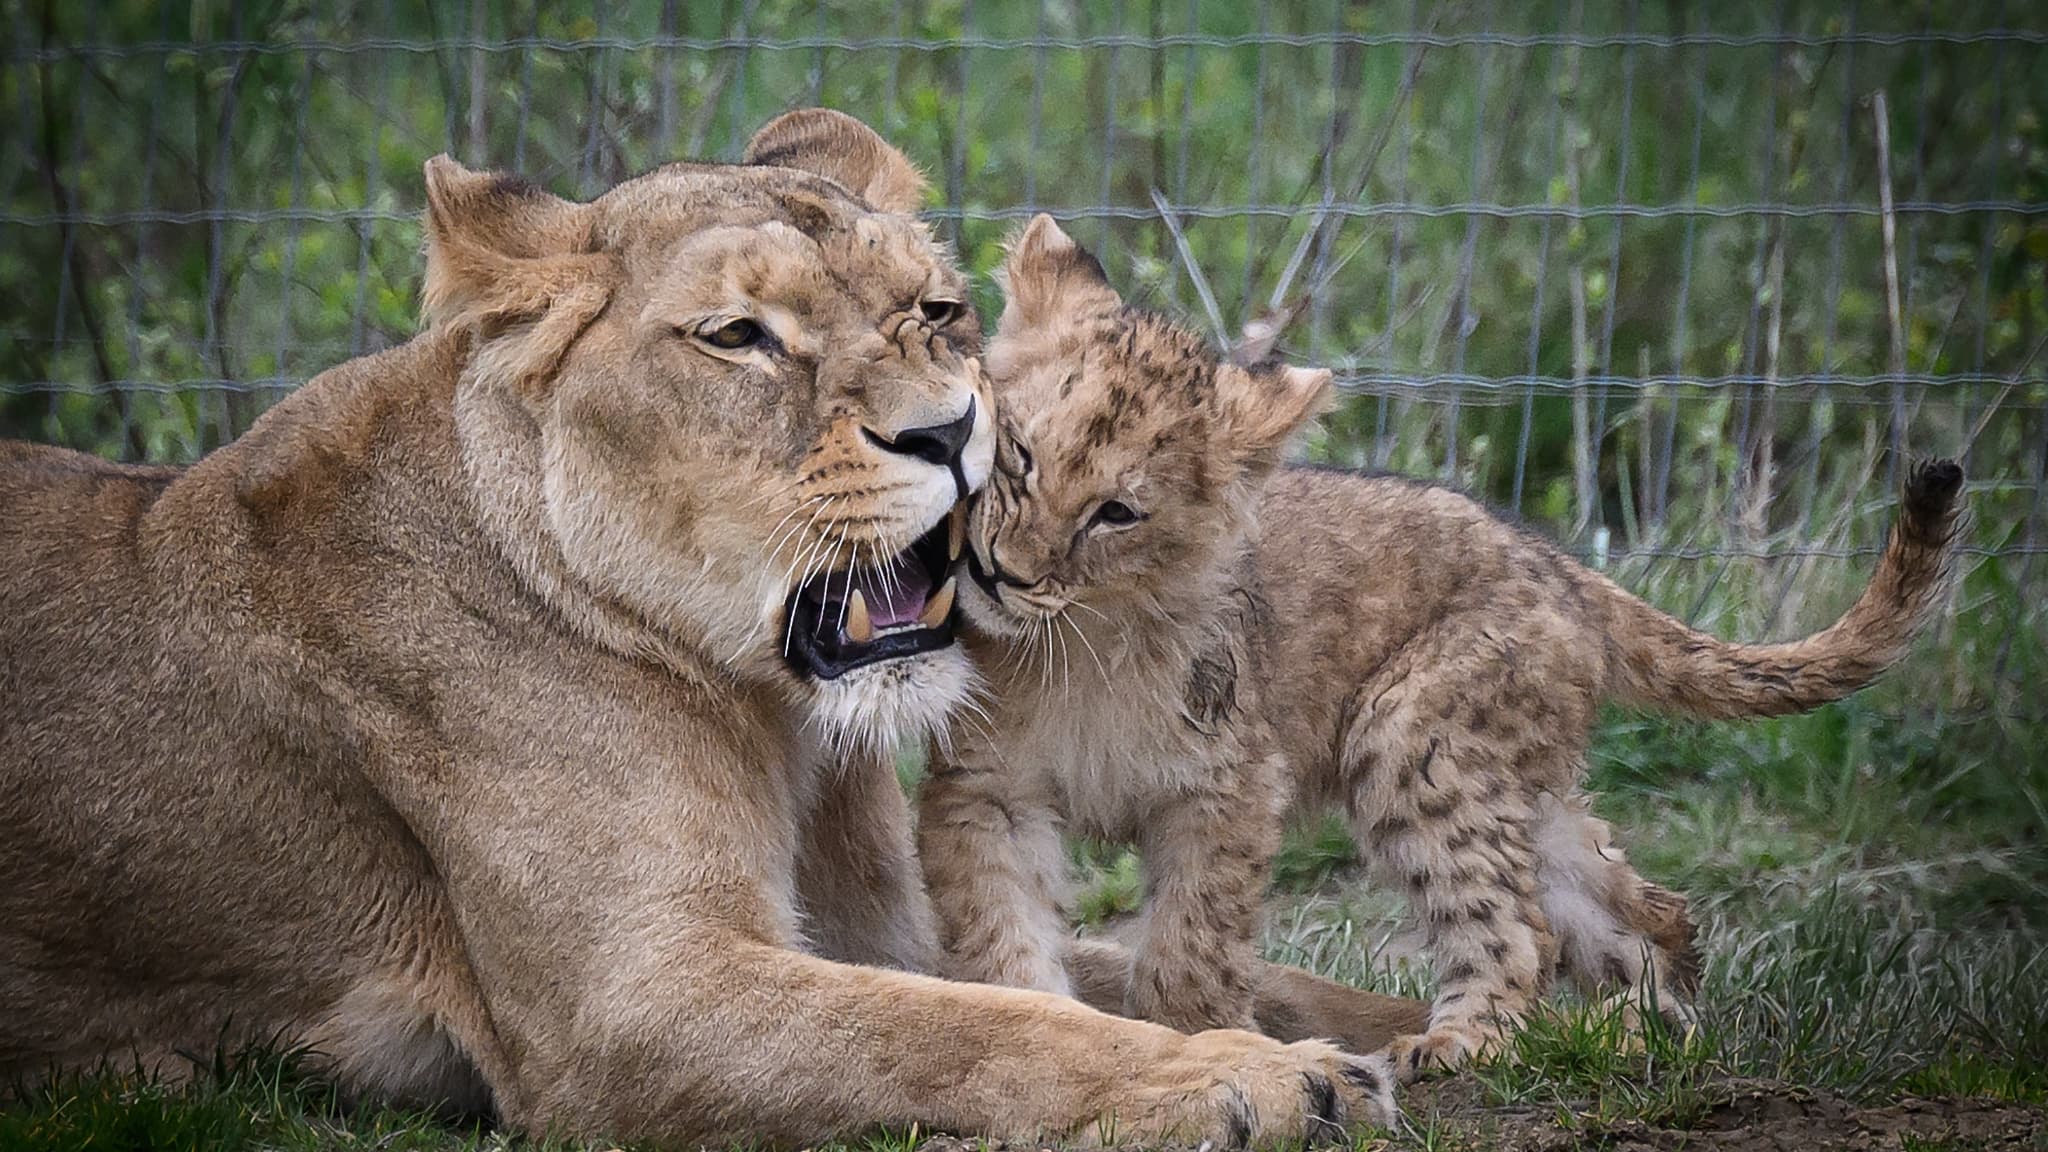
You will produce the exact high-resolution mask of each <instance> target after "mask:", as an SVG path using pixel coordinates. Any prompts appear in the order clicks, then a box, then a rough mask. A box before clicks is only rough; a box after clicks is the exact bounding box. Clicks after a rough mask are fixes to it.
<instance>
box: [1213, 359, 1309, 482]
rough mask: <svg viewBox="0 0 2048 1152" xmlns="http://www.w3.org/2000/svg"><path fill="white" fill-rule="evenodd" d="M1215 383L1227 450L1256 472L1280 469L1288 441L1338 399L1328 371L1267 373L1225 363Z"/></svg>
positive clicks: (1283, 367) (1286, 368)
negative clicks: (1281, 455)
mask: <svg viewBox="0 0 2048 1152" xmlns="http://www.w3.org/2000/svg"><path fill="white" fill-rule="evenodd" d="M1216 382H1217V390H1218V393H1219V400H1220V401H1221V406H1222V410H1223V425H1222V430H1221V434H1222V435H1223V436H1224V437H1225V438H1227V440H1228V443H1227V444H1226V445H1224V447H1225V448H1226V449H1227V450H1228V451H1229V452H1230V453H1231V455H1232V456H1234V457H1235V458H1236V459H1237V460H1239V461H1240V462H1241V463H1242V464H1243V465H1244V466H1245V468H1246V469H1247V470H1249V471H1252V472H1255V473H1259V472H1264V471H1268V470H1270V469H1272V468H1273V467H1275V466H1276V465H1278V464H1279V463H1280V454H1281V453H1282V452H1283V451H1284V450H1285V449H1286V447H1287V442H1288V441H1290V440H1292V439H1293V438H1294V436H1295V434H1296V433H1298V432H1300V431H1301V430H1302V429H1303V428H1306V427H1307V426H1308V425H1309V423H1310V422H1311V421H1313V420H1314V419H1315V418H1316V417H1317V416H1320V415H1322V413H1323V412H1324V411H1325V410H1326V409H1327V408H1328V407H1329V406H1330V403H1331V400H1332V399H1333V398H1334V395H1335V384H1334V378H1333V377H1332V376H1331V375H1330V371H1329V369H1327V368H1297V367H1295V366H1294V365H1292V364H1279V365H1275V366H1274V367H1271V368H1264V369H1244V368H1239V367H1237V366H1235V365H1225V366H1224V367H1222V368H1220V369H1219V370H1218V374H1217V381H1216Z"/></svg>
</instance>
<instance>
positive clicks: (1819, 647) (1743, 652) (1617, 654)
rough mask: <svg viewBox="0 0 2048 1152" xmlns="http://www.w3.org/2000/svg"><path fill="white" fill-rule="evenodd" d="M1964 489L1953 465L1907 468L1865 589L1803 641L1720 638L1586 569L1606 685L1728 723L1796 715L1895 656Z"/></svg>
mask: <svg viewBox="0 0 2048 1152" xmlns="http://www.w3.org/2000/svg"><path fill="white" fill-rule="evenodd" d="M1962 488H1963V470H1962V468H1961V467H1960V466H1958V465H1957V464H1956V462H1955V461H1953V460H1928V461H1923V462H1922V463H1920V464H1918V465H1916V466H1915V467H1914V468H1913V470H1912V473H1911V475H1910V476H1909V477H1908V478H1907V480H1906V490H1905V495H1904V499H1903V500H1902V501H1901V502H1900V510H1899V519H1898V521H1897V523H1895V524H1893V525H1892V531H1891V536H1890V539H1889V540H1888V541H1887V542H1886V544H1885V549H1884V555H1883V557H1882V558H1881V559H1880V560H1879V561H1878V565H1877V571H1876V572H1875V573H1873V574H1872V575H1871V577H1870V583H1869V584H1868V585H1866V586H1865V587H1864V589H1863V594H1862V595H1861V596H1859V597H1857V599H1856V603H1855V604H1853V605H1851V606H1850V608H1849V611H1848V612H1846V613H1845V614H1843V616H1842V618H1841V619H1839V620H1837V621H1835V622H1834V624H1832V625H1830V626H1829V627H1828V628H1827V629H1825V630H1824V631H1821V632H1816V633H1814V634H1813V635H1811V636H1808V637H1806V638H1804V639H1801V640H1791V641H1787V642H1785V643H1782V644H1733V643H1729V642H1728V641H1725V640H1719V639H1716V638H1715V637H1712V636H1709V635H1707V634H1706V633H1704V632H1698V631H1695V630H1694V629H1691V628H1688V627H1686V626H1685V625H1684V624H1682V623H1680V622H1678V621H1677V620H1674V619H1672V618H1671V617H1669V616H1666V615H1665V614H1664V613H1662V612H1659V611H1657V610H1656V609H1655V608H1652V607H1650V606H1649V605H1648V604H1645V603H1643V602H1642V601H1641V600H1638V599H1636V598H1635V597H1634V596H1631V595H1629V594H1628V593H1627V592H1625V591H1623V590H1622V589H1621V588H1620V587H1618V586H1617V585H1615V584H1614V583H1613V582H1611V581H1609V580H1607V579H1605V578H1604V577H1598V576H1596V577H1594V580H1595V582H1596V584H1597V585H1598V586H1599V587H1600V588H1601V590H1602V591H1603V592H1604V593H1605V594H1606V595H1605V599H1606V600H1607V602H1608V611H1609V619H1608V634H1609V640H1610V643H1611V645H1612V648H1611V651H1612V652H1613V653H1614V656H1613V667H1612V672H1611V674H1610V675H1611V680H1610V686H1611V689H1612V691H1613V692H1614V694H1615V695H1616V697H1617V698H1619V699H1621V700H1623V701H1626V702H1628V703H1632V704H1639V705H1644V706H1648V707H1652V708H1661V709H1668V710H1671V711H1676V712H1684V713H1689V714H1692V715H1695V716H1703V717H1709V718H1716V719H1727V718H1733V717H1738V716H1783V715H1786V714H1788V713H1793V712H1803V711H1805V710H1807V709H1809V708H1815V707H1818V706H1819V705H1822V704H1825V703H1827V702H1828V701H1830V700H1840V699H1841V698H1842V697H1844V696H1847V695H1849V694H1850V693H1852V692H1854V691H1856V690H1857V689H1859V688H1861V687H1863V686H1864V685H1866V684H1868V683H1870V682H1871V681H1872V680H1875V679H1876V678H1877V676H1878V674H1879V673H1881V672H1883V671H1884V670H1885V669H1886V668H1888V667H1890V666H1891V665H1892V663H1893V662H1894V661H1896V660H1897V659H1898V658H1899V657H1900V656H1901V655H1903V654H1904V653H1905V650H1906V646H1907V644H1908V643H1910V642H1911V640H1912V639H1913V634H1914V633H1915V632H1916V631H1917V630H1918V629H1919V626H1920V624H1921V622H1922V620H1924V619H1925V618H1926V617H1927V615H1928V614H1929V612H1930V611H1931V610H1932V609H1933V607H1934V605H1935V604H1936V602H1937V601H1938V600H1939V599H1940V598H1941V596H1942V593H1943V591H1944V589H1945V587H1946V585H1947V581H1948V575H1949V570H1950V566H1951V561H1952V559H1953V557H1954V543H1955V539H1956V535H1957V525H1958V523H1959V521H1960V519H1961V516H1962V500H1961V494H1962Z"/></svg>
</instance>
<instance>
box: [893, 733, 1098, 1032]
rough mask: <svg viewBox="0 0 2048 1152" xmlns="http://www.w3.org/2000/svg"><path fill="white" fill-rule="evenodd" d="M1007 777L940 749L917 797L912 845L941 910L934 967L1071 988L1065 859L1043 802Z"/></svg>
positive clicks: (989, 979)
mask: <svg viewBox="0 0 2048 1152" xmlns="http://www.w3.org/2000/svg"><path fill="white" fill-rule="evenodd" d="M1008 782H1009V776H1008V774H1006V773H1003V772H1001V771H984V770H981V769H980V768H978V767H964V766H961V765H959V764H957V763H955V762H953V761H951V760H949V759H948V758H946V757H944V756H942V755H935V756H933V758H932V774H931V775H930V776H929V777H927V778H926V779H925V782H924V787H923V789H922V791H921V792H920V793H919V796H918V821H917V851H918V857H919V859H920V861H921V862H922V864H923V867H924V878H925V886H926V888H927V889H928V890H929V891H930V893H931V901H932V906H933V908H934V910H935V911H936V912H937V914H938V921H939V940H940V943H941V945H942V947H943V950H944V955H943V958H942V959H941V962H940V963H941V968H940V971H941V973H942V974H943V975H946V976H951V977H953V978H954V979H956V980H973V981H977V982H980V983H984V984H1001V985H1004V986H1005V987H1010V988H1035V989H1037V990H1038V991H1041V992H1050V993H1053V994H1054V995H1058V996H1068V995H1072V989H1071V987H1070V986H1069V985H1068V983H1067V974H1066V969H1065V968H1064V967H1063V966H1062V965H1061V963H1060V952H1061V949H1062V947H1063V946H1064V943H1065V941H1066V939H1067V936H1068V932H1067V924H1066V917H1065V913H1064V912H1063V911H1062V906H1063V905H1064V903H1065V901H1064V896H1065V889H1066V871H1067V857H1066V852H1065V849H1064V848H1063V847H1062V846H1061V844H1060V831H1059V825H1058V824H1057V823H1056V822H1055V818H1054V816H1053V812H1052V808H1051V806H1050V805H1048V804H1045V803H1043V802H1040V801H1037V800H1028V799H1025V798H1022V797H1017V796H1013V795H1011V794H1010V790H1009V788H1008Z"/></svg>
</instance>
